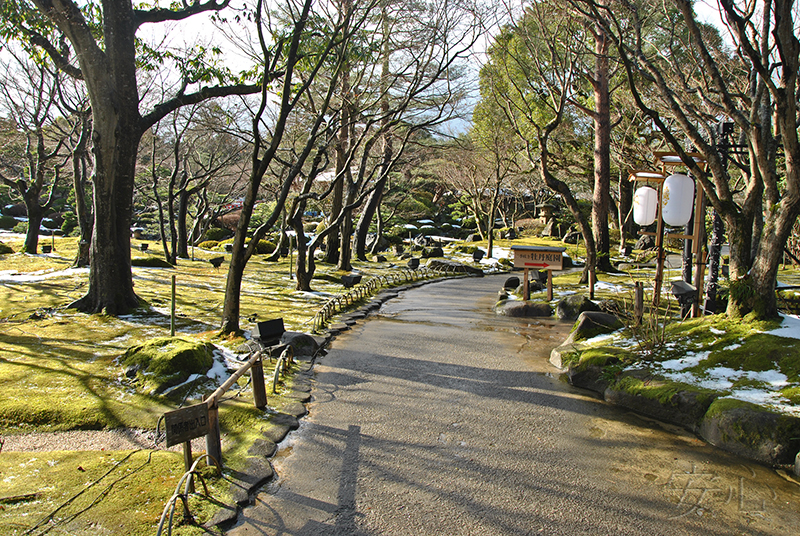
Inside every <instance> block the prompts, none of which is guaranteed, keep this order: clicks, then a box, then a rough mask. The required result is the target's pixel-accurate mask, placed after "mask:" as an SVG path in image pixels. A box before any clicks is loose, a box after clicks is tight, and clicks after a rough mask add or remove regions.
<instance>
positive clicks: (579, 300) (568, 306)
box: [556, 294, 600, 321]
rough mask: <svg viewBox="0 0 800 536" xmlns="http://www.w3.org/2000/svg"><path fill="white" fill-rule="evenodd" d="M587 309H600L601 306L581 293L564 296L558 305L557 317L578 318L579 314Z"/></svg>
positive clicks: (561, 318)
mask: <svg viewBox="0 0 800 536" xmlns="http://www.w3.org/2000/svg"><path fill="white" fill-rule="evenodd" d="M585 311H600V306H599V305H597V304H596V303H594V302H593V301H592V300H590V299H589V298H587V297H586V296H583V295H580V294H572V295H570V296H567V297H565V298H562V299H561V300H559V302H558V304H557V305H556V317H557V318H558V319H559V320H573V321H574V320H577V319H578V315H580V314H581V313H583V312H585Z"/></svg>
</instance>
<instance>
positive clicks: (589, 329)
mask: <svg viewBox="0 0 800 536" xmlns="http://www.w3.org/2000/svg"><path fill="white" fill-rule="evenodd" d="M622 327H623V325H622V322H621V321H620V319H619V318H617V317H616V316H614V315H612V314H608V313H601V312H597V311H586V312H584V313H581V314H580V315H578V320H577V322H575V326H574V327H573V328H572V333H570V334H569V337H567V340H566V341H564V344H572V343H574V342H578V341H584V340H587V339H591V338H593V337H597V336H598V335H602V334H604V333H612V332H614V331H617V330H618V329H620V328H622Z"/></svg>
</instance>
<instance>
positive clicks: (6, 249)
mask: <svg viewBox="0 0 800 536" xmlns="http://www.w3.org/2000/svg"><path fill="white" fill-rule="evenodd" d="M8 253H14V250H13V249H11V247H10V246H7V245H5V244H4V243H2V242H0V255H6V254H8Z"/></svg>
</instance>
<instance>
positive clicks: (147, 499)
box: [0, 450, 229, 536]
mask: <svg viewBox="0 0 800 536" xmlns="http://www.w3.org/2000/svg"><path fill="white" fill-rule="evenodd" d="M0 473H2V474H3V477H4V478H3V480H0V496H10V495H24V494H28V493H34V494H37V495H36V497H35V499H34V500H31V501H20V502H17V503H13V504H4V505H3V515H2V516H0V533H2V534H22V533H23V532H25V531H26V530H30V529H31V528H32V527H34V526H35V525H37V524H38V523H41V522H43V523H44V524H43V525H42V526H41V528H43V529H47V530H48V531H51V532H52V533H58V534H76V535H79V534H120V535H122V534H124V535H126V536H127V535H129V536H149V535H152V534H155V529H156V526H157V525H158V520H159V518H160V516H161V512H162V510H163V508H164V505H165V504H166V503H167V500H168V499H169V498H170V496H171V495H172V493H173V491H174V490H175V486H176V485H177V483H178V479H179V478H180V477H181V475H182V474H183V459H182V455H181V454H180V453H179V452H168V451H148V450H143V451H135V452H133V451H115V452H100V451H98V452H85V451H84V452H48V453H31V452H4V453H3V456H2V457H0ZM207 483H208V484H209V486H210V492H211V493H212V494H213V495H214V496H215V497H218V498H223V499H224V498H225V496H226V494H227V491H226V490H227V487H228V485H229V484H228V483H227V482H226V481H224V480H214V479H212V480H208V481H207ZM202 489H203V488H202V486H201V485H198V491H202ZM200 502H201V499H200V498H197V499H195V501H193V502H192V503H191V504H192V514H193V515H194V516H195V518H196V522H199V523H203V522H205V521H207V520H208V519H210V514H211V512H210V511H209V509H208V508H204V507H203V506H202V505H201V504H200ZM206 502H207V501H206ZM59 507H62V508H61V509H60V510H58V512H57V515H56V516H55V517H54V518H53V519H52V520H49V518H50V516H51V514H53V513H55V512H56V510H57V509H58V508H59ZM182 514H183V509H182V508H181V507H180V504H179V505H178V508H177V510H176V517H175V521H176V525H180V524H181V523H183V518H182ZM33 532H38V531H33ZM180 534H185V533H184V532H180Z"/></svg>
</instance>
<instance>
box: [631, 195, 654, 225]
mask: <svg viewBox="0 0 800 536" xmlns="http://www.w3.org/2000/svg"><path fill="white" fill-rule="evenodd" d="M657 211H658V192H657V191H656V190H655V188H651V187H650V186H642V187H641V188H639V189H638V190H636V192H634V194H633V221H635V222H636V223H637V224H638V225H641V226H642V227H647V226H648V225H650V224H651V223H653V222H654V221H656V212H657Z"/></svg>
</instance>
